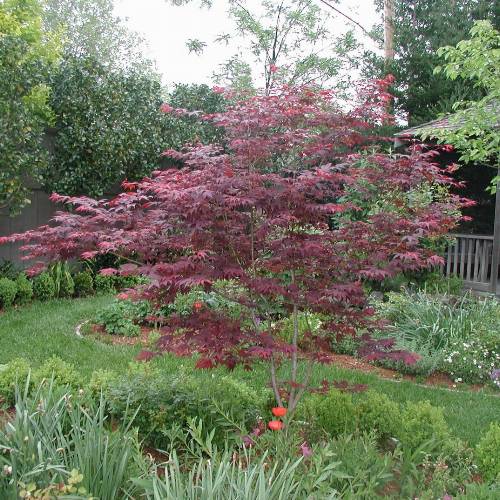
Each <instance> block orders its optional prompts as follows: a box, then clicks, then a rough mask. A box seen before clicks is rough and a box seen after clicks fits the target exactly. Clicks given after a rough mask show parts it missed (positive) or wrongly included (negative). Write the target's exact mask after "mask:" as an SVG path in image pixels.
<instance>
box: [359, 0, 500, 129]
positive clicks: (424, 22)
mask: <svg viewBox="0 0 500 500" xmlns="http://www.w3.org/2000/svg"><path fill="white" fill-rule="evenodd" d="M376 3H377V7H378V9H379V11H383V1H382V0H377V2H376ZM394 3H395V17H394V48H395V52H396V58H395V61H394V63H393V64H391V65H390V67H385V64H384V60H383V59H382V57H378V56H375V54H370V55H368V57H367V58H366V61H367V63H365V64H366V66H368V69H365V72H366V73H368V74H371V75H381V74H387V73H392V74H393V75H394V76H395V78H396V84H395V88H394V93H395V95H396V108H397V110H398V111H399V112H401V113H402V114H403V115H404V116H405V117H408V119H409V124H410V125H416V124H418V123H421V122H424V121H428V120H431V119H434V118H436V117H437V114H438V113H440V112H450V111H452V105H453V104H454V103H455V102H456V101H457V100H461V99H463V98H466V99H467V98H468V99H471V98H472V99H474V98H475V97H478V95H477V90H476V89H474V87H473V85H472V84H471V83H470V82H463V81H460V80H455V81H452V80H449V79H447V78H446V77H445V76H444V75H441V74H439V75H436V74H434V73H433V71H434V68H435V67H436V66H437V65H439V64H441V62H442V61H441V59H440V58H439V57H438V56H437V53H436V52H437V49H438V48H439V47H443V46H445V45H455V44H456V43H457V42H459V41H460V40H464V39H466V38H468V37H469V30H470V29H471V27H472V25H473V22H474V20H478V19H491V20H492V21H493V23H494V24H496V25H497V26H498V24H499V22H500V16H499V14H500V12H499V10H498V7H495V2H491V1H490V0H456V1H454V2H450V1H449V0H434V1H432V2H430V1H428V0H414V1H412V2H406V1H403V0H396V1H395V2H394Z"/></svg>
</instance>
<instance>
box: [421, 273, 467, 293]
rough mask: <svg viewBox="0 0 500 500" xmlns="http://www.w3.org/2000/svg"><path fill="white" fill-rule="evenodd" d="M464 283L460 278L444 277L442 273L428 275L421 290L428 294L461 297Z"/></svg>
mask: <svg viewBox="0 0 500 500" xmlns="http://www.w3.org/2000/svg"><path fill="white" fill-rule="evenodd" d="M463 287H464V282H463V280H462V278H460V277H458V276H444V275H443V273H442V272H439V271H433V272H430V273H426V274H425V276H424V282H423V284H422V285H421V286H420V288H421V289H423V290H424V291H426V292H428V293H436V294H448V295H459V294H460V293H461V292H462V291H463Z"/></svg>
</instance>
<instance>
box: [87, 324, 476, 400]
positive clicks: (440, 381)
mask: <svg viewBox="0 0 500 500" xmlns="http://www.w3.org/2000/svg"><path fill="white" fill-rule="evenodd" d="M90 330H91V331H90V333H89V334H88V335H91V336H93V337H94V338H95V339H96V340H98V341H100V342H104V343H106V344H113V345H140V346H148V344H149V342H148V338H149V334H150V333H151V330H152V329H151V328H148V327H142V328H141V334H140V335H139V336H138V337H124V336H121V335H110V334H108V333H106V332H105V331H104V329H103V328H102V327H101V326H99V325H92V327H91V329H90ZM323 361H326V362H327V363H331V364H333V365H336V366H338V367H340V368H345V369H348V370H357V371H361V372H363V373H370V374H374V375H377V376H379V377H381V378H384V379H389V380H395V381H399V380H408V381H410V382H417V381H418V382H419V383H420V384H422V385H426V386H431V387H444V388H447V389H457V388H458V387H460V388H462V389H463V388H464V386H462V385H461V384H457V383H455V381H454V380H453V379H452V378H451V377H450V376H449V375H447V374H445V373H438V372H437V373H433V374H432V375H430V376H428V377H427V378H425V380H421V379H420V378H419V377H416V376H414V375H403V374H401V373H399V372H397V371H396V370H391V369H390V368H382V367H380V366H376V365H373V364H371V363H368V362H366V361H363V360H362V359H359V358H356V357H354V356H349V355H347V354H335V353H330V354H328V355H326V356H325V357H324V359H323ZM466 387H467V389H468V390H471V391H474V392H477V391H480V390H481V389H483V387H484V386H482V385H480V384H475V385H469V386H466Z"/></svg>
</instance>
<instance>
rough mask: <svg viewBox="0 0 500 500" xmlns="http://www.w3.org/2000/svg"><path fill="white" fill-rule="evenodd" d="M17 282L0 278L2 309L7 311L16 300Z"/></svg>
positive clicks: (0, 302)
mask: <svg viewBox="0 0 500 500" xmlns="http://www.w3.org/2000/svg"><path fill="white" fill-rule="evenodd" d="M16 293H17V286H16V282H15V281H12V280H11V279H9V278H0V307H3V308H4V309H6V308H7V307H10V306H11V305H12V304H13V303H14V299H15V298H16Z"/></svg>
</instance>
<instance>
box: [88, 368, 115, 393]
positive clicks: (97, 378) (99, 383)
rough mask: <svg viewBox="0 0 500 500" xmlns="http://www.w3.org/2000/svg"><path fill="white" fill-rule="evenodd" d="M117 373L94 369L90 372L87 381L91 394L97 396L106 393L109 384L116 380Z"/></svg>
mask: <svg viewBox="0 0 500 500" xmlns="http://www.w3.org/2000/svg"><path fill="white" fill-rule="evenodd" d="M117 377H118V375H117V374H116V373H115V372H113V371H111V370H102V369H100V370H95V371H93V372H92V375H91V377H90V382H89V385H88V387H89V389H90V393H91V394H92V395H93V396H99V395H100V394H101V393H107V392H108V391H109V389H110V387H111V385H112V384H113V383H114V382H115V381H116V379H117Z"/></svg>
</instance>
